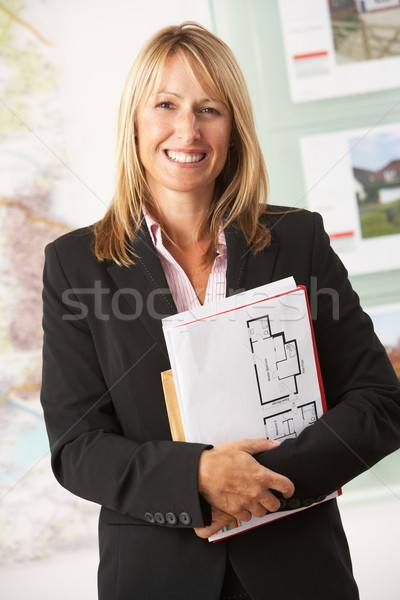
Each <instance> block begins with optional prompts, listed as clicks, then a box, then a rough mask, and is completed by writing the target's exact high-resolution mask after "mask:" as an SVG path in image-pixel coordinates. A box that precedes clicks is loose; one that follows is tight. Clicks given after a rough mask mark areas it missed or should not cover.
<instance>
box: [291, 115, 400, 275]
mask: <svg viewBox="0 0 400 600" xmlns="http://www.w3.org/2000/svg"><path fill="white" fill-rule="evenodd" d="M300 148H301V156H302V161H303V170H304V179H305V184H306V190H307V192H306V193H307V204H308V207H309V208H310V209H311V210H315V211H317V212H319V213H320V214H321V215H322V216H323V218H324V223H325V228H326V230H327V232H328V234H329V235H330V238H331V243H332V246H333V247H334V249H335V250H336V251H337V252H338V253H339V254H340V255H341V257H342V259H343V261H344V262H345V264H346V266H347V268H348V270H349V272H350V274H354V275H358V274H362V273H370V272H377V271H389V270H393V269H398V268H400V123H393V124H392V125H387V126H377V127H370V128H365V129H356V130H342V131H336V132H333V133H325V134H319V135H312V136H304V137H302V138H301V139H300Z"/></svg>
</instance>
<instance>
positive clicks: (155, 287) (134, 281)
mask: <svg viewBox="0 0 400 600" xmlns="http://www.w3.org/2000/svg"><path fill="white" fill-rule="evenodd" d="M225 237H226V246H227V258H228V261H227V272H226V295H227V296H232V295H233V294H237V293H239V292H241V291H244V290H248V289H252V288H255V287H258V286H260V285H264V284H265V283H269V282H270V281H272V278H273V270H274V266H275V261H276V256H277V250H278V244H277V243H276V242H272V243H271V245H270V246H269V247H268V248H267V249H266V250H263V251H262V252H259V253H258V254H256V255H254V254H253V251H252V249H251V248H249V247H248V246H247V243H246V240H245V238H244V236H243V234H242V232H241V231H240V229H239V228H238V227H235V226H230V227H228V228H227V229H226V230H225ZM135 252H136V255H137V257H138V258H137V259H136V261H135V264H134V265H131V266H130V267H120V266H118V265H111V266H110V267H108V269H107V271H108V273H109V274H110V276H111V277H112V279H113V280H114V282H115V284H116V285H117V287H118V288H119V290H120V292H121V293H122V295H124V297H125V298H126V301H127V302H128V303H129V305H130V306H131V308H132V309H133V311H135V312H136V311H137V312H139V313H140V314H139V318H140V319H141V320H142V322H143V324H144V325H145V327H146V329H147V330H148V332H149V333H150V335H151V336H152V337H153V339H154V340H155V341H156V342H157V344H158V345H159V346H160V348H161V349H162V351H163V352H164V353H165V355H166V356H167V355H168V353H167V348H166V345H165V339H164V335H163V332H162V327H161V323H160V321H161V319H163V318H164V317H167V316H169V315H173V314H175V313H177V309H176V306H175V303H174V300H173V298H172V294H171V291H170V289H169V287H168V284H167V280H166V278H165V275H164V271H163V268H162V266H161V263H160V260H159V258H158V256H157V253H156V251H155V248H154V246H153V242H152V240H151V237H150V234H149V231H148V229H147V227H146V226H143V227H142V229H141V230H140V232H139V234H138V237H137V239H136V240H135ZM124 291H125V292H126V293H125V294H123V292H124Z"/></svg>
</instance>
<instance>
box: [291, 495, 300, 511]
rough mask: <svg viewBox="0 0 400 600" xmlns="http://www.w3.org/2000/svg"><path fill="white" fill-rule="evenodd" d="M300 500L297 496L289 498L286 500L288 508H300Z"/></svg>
mask: <svg viewBox="0 0 400 600" xmlns="http://www.w3.org/2000/svg"><path fill="white" fill-rule="evenodd" d="M300 506H301V502H300V500H299V498H289V500H288V508H289V510H294V509H295V508H300Z"/></svg>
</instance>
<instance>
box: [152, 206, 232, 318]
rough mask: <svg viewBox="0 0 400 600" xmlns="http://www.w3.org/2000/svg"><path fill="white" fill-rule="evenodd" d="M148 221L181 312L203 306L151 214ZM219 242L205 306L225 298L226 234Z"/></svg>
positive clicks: (222, 234)
mask: <svg viewBox="0 0 400 600" xmlns="http://www.w3.org/2000/svg"><path fill="white" fill-rule="evenodd" d="M145 220H146V224H147V227H148V229H149V232H150V236H151V239H152V240H153V243H154V247H155V249H156V252H157V254H158V257H159V259H160V261H161V265H162V268H163V269H164V273H165V278H166V280H167V283H168V286H169V289H170V290H171V294H172V297H173V299H174V302H175V305H176V308H177V309H178V312H183V311H185V310H190V309H191V308H196V307H197V306H200V301H199V299H198V297H197V295H196V292H195V291H194V289H193V286H192V284H191V283H190V280H189V278H188V276H187V275H186V273H185V271H184V270H183V269H182V267H181V266H180V265H179V264H178V263H177V262H176V260H175V259H174V258H173V256H171V254H170V253H169V252H168V250H167V249H166V248H165V246H164V244H163V241H162V235H161V228H160V226H159V225H158V223H156V221H154V219H153V218H152V217H151V215H150V214H149V213H146V214H145ZM218 241H219V250H218V254H217V256H216V257H215V260H214V264H213V267H212V270H211V273H210V276H209V278H208V283H207V290H206V296H205V299H204V304H209V303H210V302H215V301H216V300H221V299H222V298H225V295H226V265H227V256H226V241H225V234H224V232H223V231H221V233H220V236H219V240H218Z"/></svg>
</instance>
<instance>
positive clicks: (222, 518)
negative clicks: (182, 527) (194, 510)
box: [194, 506, 235, 539]
mask: <svg viewBox="0 0 400 600" xmlns="http://www.w3.org/2000/svg"><path fill="white" fill-rule="evenodd" d="M234 520H235V518H234V517H232V515H228V514H227V513H225V512H224V511H222V510H219V508H214V507H213V506H212V507H211V525H208V527H195V528H194V531H195V533H196V535H198V536H199V537H200V538H203V539H206V538H209V537H210V536H212V535H214V533H217V531H219V530H220V529H222V527H225V525H228V523H232V521H234Z"/></svg>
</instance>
